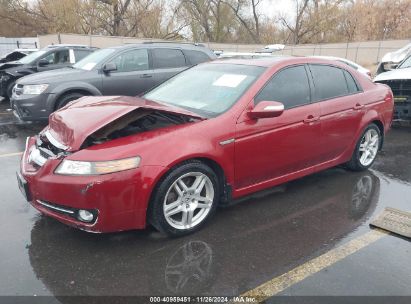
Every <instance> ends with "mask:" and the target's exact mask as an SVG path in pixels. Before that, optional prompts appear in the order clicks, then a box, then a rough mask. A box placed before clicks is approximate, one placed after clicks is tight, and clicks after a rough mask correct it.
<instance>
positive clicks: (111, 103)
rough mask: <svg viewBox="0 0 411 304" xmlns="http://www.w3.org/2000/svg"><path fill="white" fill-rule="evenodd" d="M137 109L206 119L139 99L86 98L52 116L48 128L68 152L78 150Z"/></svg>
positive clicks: (182, 110)
mask: <svg viewBox="0 0 411 304" xmlns="http://www.w3.org/2000/svg"><path fill="white" fill-rule="evenodd" d="M138 109H147V110H156V111H160V112H168V113H172V114H179V115H184V116H187V117H193V118H200V119H202V118H203V117H201V116H199V115H198V114H195V113H192V112H190V111H186V110H184V109H181V108H177V107H171V106H167V105H163V104H160V103H157V102H154V101H149V100H146V99H143V98H139V97H128V96H87V97H82V98H80V99H78V100H76V101H74V102H72V103H70V104H69V105H67V106H66V107H64V108H62V109H61V110H59V111H56V112H54V113H53V114H51V115H50V118H49V125H48V127H47V129H48V130H49V132H50V134H51V135H52V136H53V138H54V139H55V140H56V141H58V142H59V143H61V144H63V145H65V146H66V147H68V148H67V151H77V150H79V149H80V147H81V145H82V144H83V142H84V141H85V140H86V139H87V138H88V137H89V136H90V135H92V134H93V133H95V132H97V131H98V130H100V129H102V128H103V127H105V126H106V125H108V124H110V123H112V122H114V121H115V120H118V119H119V118H121V117H123V116H125V115H126V114H129V113H130V114H129V115H132V113H131V112H132V111H136V110H138ZM129 115H128V116H129Z"/></svg>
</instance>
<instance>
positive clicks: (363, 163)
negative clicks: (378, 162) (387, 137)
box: [347, 124, 382, 171]
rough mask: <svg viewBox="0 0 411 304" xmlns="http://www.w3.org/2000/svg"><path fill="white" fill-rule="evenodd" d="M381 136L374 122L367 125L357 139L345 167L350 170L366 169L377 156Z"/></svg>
mask: <svg viewBox="0 0 411 304" xmlns="http://www.w3.org/2000/svg"><path fill="white" fill-rule="evenodd" d="M381 140H382V137H381V132H380V129H379V128H378V127H377V126H376V125H375V124H370V125H368V126H367V127H366V128H365V130H364V132H363V133H362V135H361V137H360V139H359V140H358V142H357V144H356V146H355V149H354V153H353V155H352V157H351V160H350V161H349V162H348V163H347V168H348V169H350V170H352V171H363V170H367V169H368V168H370V167H371V166H372V164H373V163H374V161H375V158H376V157H377V153H378V150H379V148H380V143H381Z"/></svg>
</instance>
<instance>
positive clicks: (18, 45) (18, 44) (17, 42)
mask: <svg viewBox="0 0 411 304" xmlns="http://www.w3.org/2000/svg"><path fill="white" fill-rule="evenodd" d="M16 44H17V48H18V49H19V48H20V43H19V41H18V40H16Z"/></svg>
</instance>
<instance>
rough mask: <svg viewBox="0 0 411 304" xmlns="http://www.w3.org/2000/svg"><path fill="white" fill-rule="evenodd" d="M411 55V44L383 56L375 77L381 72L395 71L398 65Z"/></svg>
mask: <svg viewBox="0 0 411 304" xmlns="http://www.w3.org/2000/svg"><path fill="white" fill-rule="evenodd" d="M410 54H411V43H408V44H407V45H406V46H404V47H402V48H400V49H399V50H396V51H394V52H389V53H387V54H385V55H384V56H383V57H382V59H381V62H380V63H379V64H378V67H377V75H378V74H380V73H383V72H387V71H391V70H393V69H395V68H396V67H397V66H398V64H399V63H400V62H401V61H403V60H404V59H405V58H406V57H408V56H409V55H410Z"/></svg>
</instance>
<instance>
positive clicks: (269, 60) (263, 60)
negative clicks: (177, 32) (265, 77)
mask: <svg viewBox="0 0 411 304" xmlns="http://www.w3.org/2000/svg"><path fill="white" fill-rule="evenodd" d="M211 63H212V64H227V63H232V64H243V65H252V66H261V67H273V66H276V65H278V64H280V63H285V64H289V65H292V64H303V63H321V64H330V63H333V64H335V65H336V66H340V67H345V65H344V64H343V63H339V62H338V61H336V62H330V60H327V59H322V58H315V57H304V56H287V55H284V56H283V55H278V56H272V57H260V58H254V59H221V60H220V59H217V60H214V61H212V62H211Z"/></svg>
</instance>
